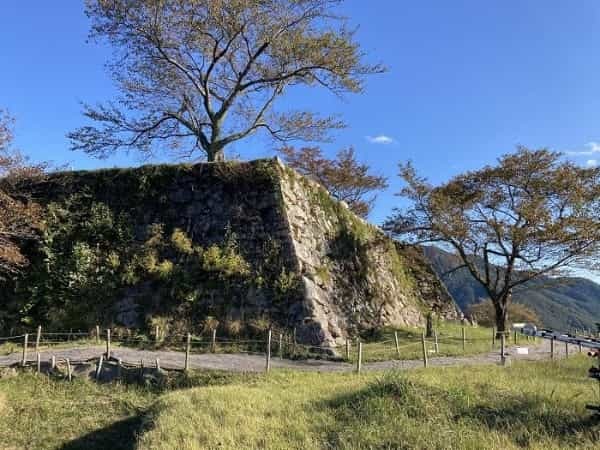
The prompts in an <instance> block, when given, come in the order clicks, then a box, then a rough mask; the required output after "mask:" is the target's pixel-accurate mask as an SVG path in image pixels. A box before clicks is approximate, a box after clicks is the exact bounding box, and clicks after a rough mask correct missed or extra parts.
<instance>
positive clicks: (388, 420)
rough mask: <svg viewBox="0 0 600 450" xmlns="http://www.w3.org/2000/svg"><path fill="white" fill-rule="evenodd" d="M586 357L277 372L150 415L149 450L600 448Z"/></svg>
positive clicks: (171, 399)
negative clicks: (383, 370)
mask: <svg viewBox="0 0 600 450" xmlns="http://www.w3.org/2000/svg"><path fill="white" fill-rule="evenodd" d="M588 366H589V362H588V361H586V360H585V359H584V358H583V357H577V358H571V359H570V360H568V361H564V362H560V363H558V362H554V363H552V362H543V363H533V364H532V363H529V364H527V363H521V364H515V365H514V366H513V367H510V368H502V367H498V366H481V367H469V368H435V369H424V370H415V371H410V372H396V373H389V374H366V375H360V376H357V375H353V374H330V373H328V374H320V373H302V374H298V373H287V372H275V373H272V374H271V375H270V376H269V377H268V379H266V378H263V381H261V382H259V383H255V384H253V385H251V386H247V385H245V384H244V383H242V382H240V383H234V384H231V385H227V386H220V387H208V388H201V389H192V390H189V391H185V392H176V393H172V394H168V395H166V396H164V397H162V398H161V399H159V401H158V402H157V403H156V404H155V405H153V407H152V408H151V413H150V415H149V416H148V417H147V420H148V421H149V423H148V425H149V427H148V431H147V432H146V433H144V434H143V435H142V436H141V438H140V442H139V444H138V447H137V448H138V449H139V450H150V449H189V450H191V449H205V448H222V449H254V448H267V449H304V448H311V449H313V448H314V449H332V448H336V449H338V448H339V449H363V448H364V449H367V448H368V449H370V448H407V449H517V448H523V447H527V448H533V449H544V450H547V449H559V448H565V449H566V448H582V449H583V448H589V449H591V448H597V442H598V439H599V438H600V433H599V431H598V422H597V421H595V420H593V419H590V413H589V412H588V411H586V410H585V403H586V402H589V401H598V396H597V383H595V382H594V381H593V380H589V379H587V378H586V371H587V368H588Z"/></svg>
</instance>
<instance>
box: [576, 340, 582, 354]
mask: <svg viewBox="0 0 600 450" xmlns="http://www.w3.org/2000/svg"><path fill="white" fill-rule="evenodd" d="M577 347H578V349H579V353H581V352H582V351H583V349H582V348H581V342H580V343H579V344H578V345H577Z"/></svg>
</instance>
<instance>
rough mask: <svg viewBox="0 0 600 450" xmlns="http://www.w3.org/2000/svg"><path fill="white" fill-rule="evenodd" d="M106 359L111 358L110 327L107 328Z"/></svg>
mask: <svg viewBox="0 0 600 450" xmlns="http://www.w3.org/2000/svg"><path fill="white" fill-rule="evenodd" d="M106 359H110V328H108V329H107V330H106Z"/></svg>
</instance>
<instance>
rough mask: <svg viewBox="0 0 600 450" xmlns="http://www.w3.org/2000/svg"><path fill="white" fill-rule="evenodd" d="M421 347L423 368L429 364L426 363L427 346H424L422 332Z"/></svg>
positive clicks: (423, 334)
mask: <svg viewBox="0 0 600 450" xmlns="http://www.w3.org/2000/svg"><path fill="white" fill-rule="evenodd" d="M463 329H464V328H463ZM421 346H422V347H423V367H427V366H428V365H429V364H428V361H427V345H426V344H425V332H424V331H423V333H422V334H421Z"/></svg>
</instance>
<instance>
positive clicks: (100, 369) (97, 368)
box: [96, 355, 104, 380]
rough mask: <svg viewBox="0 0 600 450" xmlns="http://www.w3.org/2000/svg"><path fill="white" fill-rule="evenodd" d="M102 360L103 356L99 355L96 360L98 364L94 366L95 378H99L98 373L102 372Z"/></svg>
mask: <svg viewBox="0 0 600 450" xmlns="http://www.w3.org/2000/svg"><path fill="white" fill-rule="evenodd" d="M103 361H104V356H103V355H100V359H99V360H98V365H97V366H96V380H97V379H99V378H100V373H101V372H102V362H103Z"/></svg>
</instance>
